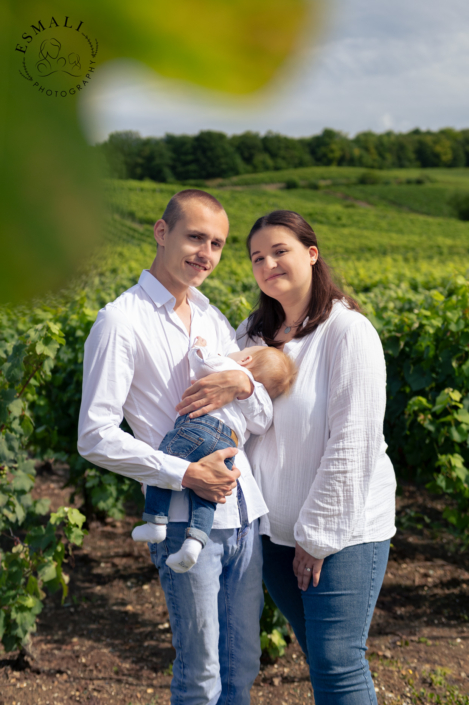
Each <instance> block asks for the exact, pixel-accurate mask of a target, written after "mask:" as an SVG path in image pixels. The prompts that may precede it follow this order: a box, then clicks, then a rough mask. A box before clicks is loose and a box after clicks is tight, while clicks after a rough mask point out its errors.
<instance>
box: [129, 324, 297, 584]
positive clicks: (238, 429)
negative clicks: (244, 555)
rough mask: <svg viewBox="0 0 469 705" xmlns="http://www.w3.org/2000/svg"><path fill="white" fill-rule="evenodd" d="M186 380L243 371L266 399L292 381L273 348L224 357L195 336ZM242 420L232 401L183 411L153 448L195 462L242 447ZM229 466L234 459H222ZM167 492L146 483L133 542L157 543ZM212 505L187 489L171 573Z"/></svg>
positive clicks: (190, 553) (181, 565) (188, 556)
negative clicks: (182, 533) (194, 413)
mask: <svg viewBox="0 0 469 705" xmlns="http://www.w3.org/2000/svg"><path fill="white" fill-rule="evenodd" d="M188 358H189V364H190V368H191V378H195V379H196V380H198V379H201V378H202V377H206V376H207V375H209V374H212V373H214V372H223V371H225V370H243V372H245V373H246V374H247V375H248V377H249V378H250V379H251V380H253V379H254V380H256V381H257V382H260V383H261V384H263V385H264V387H265V388H266V390H267V393H268V394H269V396H270V398H271V399H275V398H276V397H278V396H279V395H280V394H283V393H284V392H286V391H288V390H289V389H290V387H291V386H292V384H293V382H294V381H295V377H296V373H297V369H296V366H295V364H294V362H293V361H292V360H291V359H290V358H289V357H288V356H287V355H286V354H285V353H283V352H281V351H280V350H277V349H276V348H270V347H266V346H262V345H257V346H253V347H250V348H245V349H244V350H241V351H236V352H233V353H230V354H229V355H228V356H227V357H223V356H221V355H214V354H213V353H210V351H209V350H208V348H207V344H206V342H205V340H204V339H203V338H200V337H199V338H196V339H195V342H194V345H193V347H192V348H191V349H190V351H189V355H188ZM248 425H249V419H247V418H246V417H245V416H244V414H243V412H242V410H241V407H240V405H238V404H237V403H236V399H235V400H234V401H233V402H231V403H230V404H226V405H225V406H224V407H222V408H221V409H216V410H215V411H212V413H211V414H205V415H203V416H199V417H198V418H194V419H190V418H189V415H188V414H186V415H184V416H180V417H179V418H177V419H176V422H175V425H174V429H173V430H172V431H170V432H169V433H167V434H166V436H165V437H164V438H163V440H162V442H161V444H160V447H159V450H162V451H163V452H164V453H168V454H169V455H176V456H178V457H180V458H185V459H186V460H189V461H190V462H197V461H198V460H200V459H201V458H204V457H205V456H206V455H210V453H214V452H215V451H216V450H221V449H222V448H227V447H239V448H242V446H243V445H244V443H245V442H246V441H247V439H248V438H249V431H248ZM225 464H226V466H227V467H228V468H229V470H231V468H232V467H233V464H234V458H227V459H226V460H225ZM171 493H172V490H167V489H162V488H160V487H154V486H151V485H149V486H148V487H147V492H146V497H145V511H144V513H143V517H142V518H143V519H145V520H146V521H147V523H146V524H143V525H141V526H137V527H135V529H134V530H133V532H132V538H133V539H134V541H146V542H149V543H160V541H163V540H164V539H165V538H166V525H167V523H168V513H169V505H170V502H171ZM216 506H217V505H216V503H215V502H210V501H208V500H205V499H202V497H199V496H198V495H197V494H195V492H193V491H192V490H189V507H190V509H189V526H188V528H187V529H186V536H187V538H186V540H185V541H184V543H183V545H182V547H181V549H180V550H179V551H177V553H174V554H172V555H170V556H169V557H168V559H167V561H166V564H167V565H168V566H169V567H170V568H171V569H172V570H174V571H175V572H176V573H185V572H186V571H187V570H190V568H192V566H193V565H195V563H196V562H197V559H198V557H199V554H200V551H201V550H202V549H203V548H204V546H205V544H206V543H207V539H208V536H209V534H210V530H211V528H212V524H213V517H214V513H215V509H216Z"/></svg>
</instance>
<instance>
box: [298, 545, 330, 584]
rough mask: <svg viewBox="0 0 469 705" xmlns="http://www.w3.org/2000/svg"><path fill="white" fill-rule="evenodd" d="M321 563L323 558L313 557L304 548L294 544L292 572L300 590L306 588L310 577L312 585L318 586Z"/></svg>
mask: <svg viewBox="0 0 469 705" xmlns="http://www.w3.org/2000/svg"><path fill="white" fill-rule="evenodd" d="M323 563H324V558H314V557H313V556H310V554H309V553H307V552H306V551H305V550H304V548H301V546H299V545H298V544H296V546H295V558H294V559H293V572H294V573H295V575H296V577H297V579H298V587H299V588H300V590H307V589H308V586H309V583H310V580H311V577H312V578H313V587H317V586H318V584H319V578H320V575H321V569H322V564H323Z"/></svg>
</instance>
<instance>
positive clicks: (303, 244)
mask: <svg viewBox="0 0 469 705" xmlns="http://www.w3.org/2000/svg"><path fill="white" fill-rule="evenodd" d="M247 245H248V250H249V253H250V257H251V261H252V267H253V272H254V276H255V278H256V281H257V283H258V285H259V288H260V290H261V293H260V299H259V305H258V307H257V309H256V310H255V311H254V313H253V314H252V315H251V316H250V317H249V318H248V319H247V320H246V321H244V322H243V323H242V324H241V326H240V327H239V329H238V339H239V340H238V342H239V345H240V347H241V348H243V347H244V346H245V345H258V344H262V343H264V344H267V345H273V346H276V347H280V348H283V349H284V351H285V352H287V353H288V355H290V356H291V357H292V358H293V359H294V360H295V362H296V363H297V366H298V368H299V372H298V378H297V381H296V383H295V386H294V388H293V390H292V391H291V393H290V394H289V395H285V396H281V397H279V398H278V399H277V400H276V401H275V402H274V423H273V425H272V427H271V429H270V430H269V431H268V432H267V433H266V434H265V435H264V436H259V437H253V438H252V439H251V440H250V441H249V444H248V449H247V451H248V455H249V458H250V461H251V464H252V468H253V472H254V475H255V477H256V479H257V481H258V483H259V485H260V487H261V490H262V492H263V494H264V499H265V500H266V503H267V506H268V507H269V514H268V515H266V516H265V517H263V518H262V519H261V528H260V531H261V534H263V537H262V539H263V551H264V581H265V583H266V585H267V589H268V591H269V593H270V594H271V596H272V598H273V599H274V601H275V603H276V604H277V606H278V607H279V609H280V610H281V611H282V612H283V614H284V615H285V616H286V617H287V619H288V621H289V622H290V624H291V625H292V627H293V629H294V632H295V634H296V636H297V638H298V641H299V643H300V645H301V647H302V649H303V651H304V652H305V654H306V656H307V659H308V663H309V668H310V674H311V681H312V684H313V690H314V697H315V702H316V705H336V704H337V705H339V704H340V705H365V704H366V703H370V704H371V703H373V704H374V705H376V703H377V700H376V694H375V690H374V686H373V681H372V679H371V675H370V671H369V667H368V662H367V660H366V659H365V651H366V645H365V644H366V640H367V636H368V630H369V626H370V622H371V618H372V614H373V610H374V607H375V604H376V600H377V597H378V594H379V591H380V588H381V584H382V581H383V577H384V573H385V570H386V564H387V559H388V553H389V545H390V538H391V537H392V536H393V535H394V533H395V526H394V494H395V485H396V483H395V477H394V471H393V467H392V464H391V461H390V460H389V458H388V456H387V455H386V444H385V442H384V437H383V416H384V409H385V403H386V389H385V388H386V372H385V364H384V356H383V350H382V347H381V343H380V340H379V337H378V334H377V333H376V331H375V329H374V328H373V326H372V325H371V323H370V322H369V321H368V320H367V319H366V318H365V317H364V316H362V315H361V314H360V313H359V308H358V305H357V303H356V302H355V301H354V300H353V299H352V298H350V297H348V296H346V295H345V294H344V293H343V292H341V291H340V289H338V288H337V286H335V285H334V283H333V281H332V278H331V275H330V273H329V271H328V268H327V265H326V264H325V262H324V260H323V259H322V257H321V255H320V253H319V249H318V244H317V240H316V236H315V234H314V232H313V230H312V229H311V227H310V226H309V225H308V223H307V222H306V221H305V220H304V219H303V218H302V217H301V216H300V215H298V214H297V213H294V212H292V211H275V212H273V213H270V214H269V215H266V216H264V217H263V218H259V220H257V221H256V223H255V224H254V226H253V228H252V230H251V232H250V234H249V237H248V241H247Z"/></svg>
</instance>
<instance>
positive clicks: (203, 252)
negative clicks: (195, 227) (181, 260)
mask: <svg viewBox="0 0 469 705" xmlns="http://www.w3.org/2000/svg"><path fill="white" fill-rule="evenodd" d="M197 255H198V256H199V257H202V258H203V259H207V257H209V255H210V243H209V242H203V243H201V244H200V246H199V248H198V250H197Z"/></svg>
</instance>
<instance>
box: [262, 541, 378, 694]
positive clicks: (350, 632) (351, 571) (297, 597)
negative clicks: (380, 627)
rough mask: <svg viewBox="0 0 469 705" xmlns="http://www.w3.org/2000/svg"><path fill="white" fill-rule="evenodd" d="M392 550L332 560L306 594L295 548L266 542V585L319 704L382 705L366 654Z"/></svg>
mask: <svg viewBox="0 0 469 705" xmlns="http://www.w3.org/2000/svg"><path fill="white" fill-rule="evenodd" d="M389 545H390V541H380V542H377V543H362V544H359V545H357V546H349V547H348V548H344V549H342V551H339V552H338V553H334V554H332V555H331V556H328V557H327V558H326V559H325V560H324V564H323V567H322V571H321V577H320V580H319V585H318V586H317V587H313V584H312V582H311V583H310V586H309V588H308V589H307V590H306V591H304V592H303V591H302V590H300V589H299V588H298V582H297V579H296V577H295V575H294V573H293V558H294V555H295V549H294V548H290V547H289V546H279V545H278V544H275V543H272V541H271V540H270V538H269V537H268V536H263V537H262V546H263V554H264V571H263V572H264V582H265V584H266V586H267V589H268V591H269V593H270V595H271V596H272V599H273V600H274V602H275V604H276V605H277V607H278V608H279V609H280V610H281V612H283V614H284V615H285V617H286V618H287V619H288V621H289V622H290V624H291V626H292V627H293V630H294V632H295V635H296V637H297V639H298V641H299V644H300V646H301V648H302V649H303V651H304V653H305V654H306V657H307V659H308V664H309V669H310V675H311V683H312V685H313V690H314V700H315V703H316V705H377V699H376V693H375V689H374V685H373V681H372V679H371V674H370V669H369V666H368V661H367V660H366V659H365V652H366V640H367V637H368V630H369V628H370V624H371V618H372V616H373V610H374V608H375V605H376V600H377V599H378V595H379V591H380V589H381V585H382V582H383V578H384V574H385V572H386V565H387V561H388V555H389Z"/></svg>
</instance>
